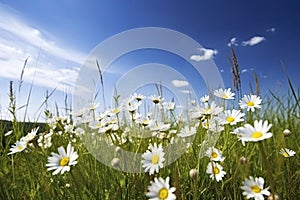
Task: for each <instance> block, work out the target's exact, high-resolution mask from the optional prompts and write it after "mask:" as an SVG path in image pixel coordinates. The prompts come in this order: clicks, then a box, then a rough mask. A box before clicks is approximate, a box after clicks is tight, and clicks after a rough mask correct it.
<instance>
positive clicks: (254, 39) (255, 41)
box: [242, 36, 265, 46]
mask: <svg viewBox="0 0 300 200" xmlns="http://www.w3.org/2000/svg"><path fill="white" fill-rule="evenodd" d="M264 40H265V38H264V37H261V36H254V37H252V38H251V39H250V40H248V41H243V42H242V46H248V45H249V46H254V45H257V44H259V43H261V42H263V41H264Z"/></svg>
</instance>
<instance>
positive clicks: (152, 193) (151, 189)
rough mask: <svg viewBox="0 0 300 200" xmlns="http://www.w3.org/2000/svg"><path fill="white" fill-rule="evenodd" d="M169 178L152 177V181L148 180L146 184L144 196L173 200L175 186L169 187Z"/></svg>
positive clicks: (150, 198) (157, 199)
mask: <svg viewBox="0 0 300 200" xmlns="http://www.w3.org/2000/svg"><path fill="white" fill-rule="evenodd" d="M169 180H170V178H169V177H167V178H166V180H164V179H162V178H156V177H155V178H154V181H151V182H150V185H149V186H148V192H147V193H146V196H147V197H149V200H174V199H176V196H175V194H173V192H175V190H176V188H175V187H170V184H169Z"/></svg>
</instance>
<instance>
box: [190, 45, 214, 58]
mask: <svg viewBox="0 0 300 200" xmlns="http://www.w3.org/2000/svg"><path fill="white" fill-rule="evenodd" d="M199 50H200V52H201V55H192V56H191V57H190V59H191V60H194V61H204V60H209V59H212V58H213V56H214V55H216V54H217V53H218V51H217V50H214V49H205V48H200V49H199Z"/></svg>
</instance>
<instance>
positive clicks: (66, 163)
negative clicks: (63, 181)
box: [59, 157, 70, 166]
mask: <svg viewBox="0 0 300 200" xmlns="http://www.w3.org/2000/svg"><path fill="white" fill-rule="evenodd" d="M69 161H70V158H68V157H64V158H62V159H61V160H60V161H59V165H60V166H66V165H68V164H69Z"/></svg>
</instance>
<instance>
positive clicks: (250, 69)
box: [241, 67, 254, 74]
mask: <svg viewBox="0 0 300 200" xmlns="http://www.w3.org/2000/svg"><path fill="white" fill-rule="evenodd" d="M253 70H254V68H252V67H251V68H244V69H242V70H241V74H244V73H246V72H249V71H253Z"/></svg>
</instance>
